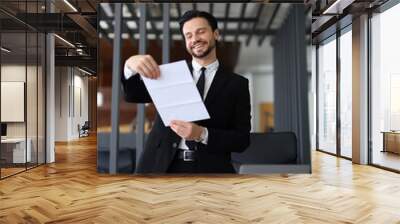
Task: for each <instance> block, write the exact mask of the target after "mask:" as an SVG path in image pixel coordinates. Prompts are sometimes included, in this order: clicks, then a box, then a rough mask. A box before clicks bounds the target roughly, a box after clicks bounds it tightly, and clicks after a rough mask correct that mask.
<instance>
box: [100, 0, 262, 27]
mask: <svg viewBox="0 0 400 224" xmlns="http://www.w3.org/2000/svg"><path fill="white" fill-rule="evenodd" d="M227 4H230V3H227ZM100 19H101V20H109V21H112V20H113V18H110V17H106V16H105V17H100ZM138 19H139V18H138V17H137V16H133V17H132V18H123V20H124V21H134V20H138ZM216 19H217V21H218V22H240V21H241V22H244V23H254V22H255V21H257V20H258V18H257V17H250V18H243V19H240V18H233V17H229V18H224V17H216ZM152 20H153V21H155V22H162V21H163V18H162V16H154V17H152ZM170 21H171V22H179V17H175V16H172V17H171V20H170Z"/></svg>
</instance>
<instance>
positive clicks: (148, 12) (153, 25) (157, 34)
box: [146, 6, 161, 41]
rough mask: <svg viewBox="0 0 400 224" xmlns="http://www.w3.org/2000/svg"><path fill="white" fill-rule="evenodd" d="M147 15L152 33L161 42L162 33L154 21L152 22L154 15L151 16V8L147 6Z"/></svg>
mask: <svg viewBox="0 0 400 224" xmlns="http://www.w3.org/2000/svg"><path fill="white" fill-rule="evenodd" d="M146 11H147V12H146V14H147V18H148V19H147V21H149V22H150V31H151V32H152V33H154V34H155V35H156V40H157V41H159V40H160V34H161V33H160V31H159V30H158V29H157V27H156V24H155V23H154V21H153V20H152V15H151V11H150V9H149V7H147V6H146Z"/></svg>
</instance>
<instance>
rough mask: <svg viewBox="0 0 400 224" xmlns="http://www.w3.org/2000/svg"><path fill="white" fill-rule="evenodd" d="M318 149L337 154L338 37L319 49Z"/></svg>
mask: <svg viewBox="0 0 400 224" xmlns="http://www.w3.org/2000/svg"><path fill="white" fill-rule="evenodd" d="M318 65H319V68H318V146H317V147H318V149H320V150H323V151H326V152H330V153H336V37H335V36H333V37H332V38H330V40H328V41H327V42H326V43H324V44H322V45H320V46H319V48H318Z"/></svg>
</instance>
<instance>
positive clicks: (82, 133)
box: [78, 121, 90, 138]
mask: <svg viewBox="0 0 400 224" xmlns="http://www.w3.org/2000/svg"><path fill="white" fill-rule="evenodd" d="M89 129H90V125H89V121H85V123H84V124H83V125H82V126H80V125H79V124H78V133H79V138H80V137H87V136H89Z"/></svg>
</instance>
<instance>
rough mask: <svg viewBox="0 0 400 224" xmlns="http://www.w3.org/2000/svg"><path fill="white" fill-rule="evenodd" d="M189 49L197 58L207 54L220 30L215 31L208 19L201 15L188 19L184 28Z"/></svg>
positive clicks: (213, 46)
mask: <svg viewBox="0 0 400 224" xmlns="http://www.w3.org/2000/svg"><path fill="white" fill-rule="evenodd" d="M182 31H183V35H184V37H185V43H186V49H187V51H188V52H189V53H190V54H191V55H192V56H193V57H196V58H203V57H205V56H207V55H208V54H209V53H210V52H211V51H212V50H213V49H214V48H215V43H216V42H215V41H216V40H217V39H218V36H219V34H218V30H215V31H214V32H213V31H212V29H211V26H210V25H209V24H208V22H207V20H206V19H204V18H201V17H196V18H193V19H191V20H189V21H187V22H186V23H185V24H184V25H183V28H182Z"/></svg>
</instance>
